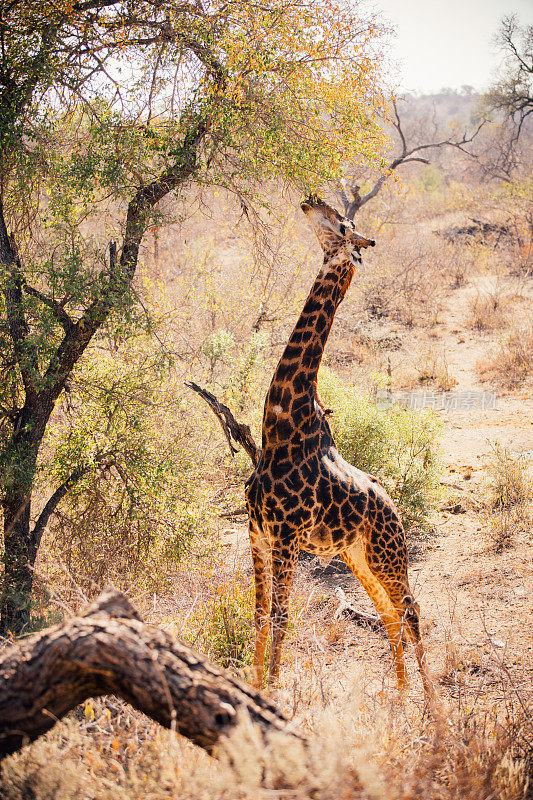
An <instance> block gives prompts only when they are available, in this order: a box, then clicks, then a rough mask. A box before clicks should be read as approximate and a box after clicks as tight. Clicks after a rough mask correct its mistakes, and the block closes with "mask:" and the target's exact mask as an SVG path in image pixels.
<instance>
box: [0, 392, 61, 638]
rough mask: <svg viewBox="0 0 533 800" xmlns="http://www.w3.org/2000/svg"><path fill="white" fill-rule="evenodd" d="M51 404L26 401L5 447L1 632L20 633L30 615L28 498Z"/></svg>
mask: <svg viewBox="0 0 533 800" xmlns="http://www.w3.org/2000/svg"><path fill="white" fill-rule="evenodd" d="M52 409H53V404H51V403H46V405H45V404H41V403H36V402H35V401H34V402H32V403H28V402H27V403H26V405H25V406H24V408H23V409H22V410H21V412H20V414H19V417H18V419H17V421H16V422H15V430H14V434H13V439H12V442H11V443H10V445H9V448H7V454H6V455H7V457H6V459H5V462H4V464H5V466H4V470H3V471H4V474H5V475H6V479H5V493H4V497H3V501H2V511H3V516H4V556H3V560H4V580H3V586H2V594H1V604H0V634H1V635H4V636H5V635H6V634H7V633H8V631H14V632H16V633H18V632H20V631H21V630H22V629H23V628H24V625H25V624H26V623H27V621H28V619H29V616H30V604H31V592H32V588H33V567H34V564H35V559H36V558H37V551H38V542H37V540H36V537H35V535H34V533H35V531H31V530H30V519H31V497H32V488H33V483H34V478H35V471H36V465H37V456H38V453H39V448H40V445H41V441H42V438H43V435H44V431H45V428H46V424H47V422H48V419H49V417H50V414H51V412H52Z"/></svg>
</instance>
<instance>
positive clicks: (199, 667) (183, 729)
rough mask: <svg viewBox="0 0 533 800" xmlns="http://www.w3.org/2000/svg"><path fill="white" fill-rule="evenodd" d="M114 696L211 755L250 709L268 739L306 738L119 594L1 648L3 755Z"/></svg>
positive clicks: (250, 691)
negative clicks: (78, 709)
mask: <svg viewBox="0 0 533 800" xmlns="http://www.w3.org/2000/svg"><path fill="white" fill-rule="evenodd" d="M106 694H112V695H116V696H118V697H121V698H123V699H124V700H126V701H127V702H128V703H130V704H131V705H132V706H133V707H134V708H136V709H138V710H139V711H142V712H144V713H145V714H146V715H147V716H149V717H151V719H153V720H155V721H156V722H159V723H160V724H161V725H163V726H164V727H166V728H171V729H175V730H176V731H177V732H178V733H180V734H182V735H183V736H186V737H187V738H189V739H191V740H192V741H193V742H195V743H196V744H198V745H200V746H201V747H203V748H204V749H205V750H207V751H208V752H213V750H214V748H215V746H216V745H217V743H218V742H219V741H220V740H221V738H222V737H224V736H225V735H227V734H229V733H230V731H231V730H232V729H233V728H234V727H235V726H236V724H237V723H238V721H239V719H240V718H241V713H242V712H244V713H245V714H246V713H247V714H248V715H249V718H250V719H251V721H252V723H254V724H255V725H256V726H257V728H258V730H259V731H260V733H261V735H262V736H263V737H264V738H265V739H266V738H267V737H268V735H269V734H271V733H273V732H278V731H283V732H285V733H286V734H287V736H289V737H291V738H293V739H295V738H297V739H299V740H302V738H303V737H301V736H300V735H299V734H298V733H295V732H291V731H289V729H288V724H289V723H288V721H287V720H286V718H285V717H284V716H283V714H282V713H281V712H280V711H279V710H278V709H277V708H276V706H275V705H274V704H273V703H271V702H270V701H269V700H267V699H266V698H265V697H263V696H262V695H261V694H260V693H259V692H256V691H255V690H253V689H252V688H251V687H249V686H247V685H246V684H245V683H243V682H242V681H239V680H238V679H237V678H234V677H233V676H232V675H231V674H230V673H229V672H227V671H225V670H223V669H221V668H220V667H218V666H216V665H215V664H212V663H211V662H210V661H209V660H208V659H207V658H205V657H204V656H202V655H200V654H199V653H196V652H195V651H194V650H191V648H190V647H187V646H186V645H184V644H182V643H181V642H179V641H177V640H176V639H173V638H172V637H171V636H170V635H169V634H168V633H166V632H165V631H162V630H161V629H160V628H157V627H155V626H153V625H148V624H146V623H144V622H143V621H142V620H141V618H140V616H139V614H138V613H137V611H136V610H135V609H134V608H133V606H132V605H131V604H130V602H129V601H128V600H127V599H126V597H124V595H122V594H121V593H120V592H116V591H107V592H104V594H102V595H101V596H100V597H99V598H98V599H97V600H96V602H95V603H93V604H92V605H91V606H89V608H88V609H87V610H86V611H85V612H84V613H82V614H81V615H80V616H79V617H74V618H72V619H70V620H67V621H66V622H65V623H64V624H62V625H58V626H56V627H53V628H48V629H47V630H45V631H42V632H40V633H37V634H34V635H33V636H29V637H28V638H26V639H22V640H20V641H18V642H16V643H15V644H13V645H11V646H9V647H7V648H6V649H5V650H4V652H3V653H1V654H0V757H3V756H6V755H8V754H10V753H13V752H15V751H16V750H18V749H19V748H20V747H22V746H23V745H24V744H27V743H29V742H31V741H33V740H35V739H37V738H38V737H39V736H40V735H41V734H43V733H45V732H46V731H48V730H49V729H50V728H52V727H53V726H54V725H55V723H56V722H57V721H58V720H59V719H61V718H62V717H64V716H65V714H67V712H68V711H70V710H71V709H73V708H74V707H75V706H76V705H78V704H79V703H81V702H83V701H84V700H85V699H87V698H89V697H97V696H101V695H106Z"/></svg>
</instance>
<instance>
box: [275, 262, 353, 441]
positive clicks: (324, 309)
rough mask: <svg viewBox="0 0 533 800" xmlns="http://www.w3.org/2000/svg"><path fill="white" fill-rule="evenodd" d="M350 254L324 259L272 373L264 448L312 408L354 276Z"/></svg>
mask: <svg viewBox="0 0 533 800" xmlns="http://www.w3.org/2000/svg"><path fill="white" fill-rule="evenodd" d="M354 269H355V265H354V263H353V262H352V261H351V260H350V259H349V258H348V257H344V254H343V256H342V257H339V255H336V256H333V257H331V256H328V255H326V256H325V257H324V265H323V267H322V269H321V270H320V272H319V273H318V275H317V277H316V280H315V282H314V284H313V287H312V289H311V291H310V293H309V296H308V298H307V300H306V302H305V305H304V307H303V310H302V313H301V314H300V317H299V319H298V322H297V323H296V325H295V327H294V330H293V332H292V333H291V335H290V338H289V341H288V342H287V345H286V347H285V349H284V351H283V354H282V356H281V359H280V361H279V363H278V366H277V367H276V371H275V372H274V377H273V378H272V381H271V384H270V388H269V390H268V394H267V397H266V401H265V411H264V415H263V447H266V446H268V444H269V443H271V442H272V443H276V442H279V441H284V440H286V439H287V438H290V436H291V433H295V432H296V431H297V429H298V428H299V426H300V423H301V422H303V421H304V419H306V418H307V417H308V416H309V414H310V413H312V411H313V407H312V406H313V405H314V401H315V400H317V401H318V402H319V403H320V401H319V400H318V397H317V395H316V379H317V374H318V368H319V367H320V362H321V361H322V355H323V353H324V347H325V344H326V341H327V339H328V336H329V332H330V330H331V326H332V324H333V319H334V317H335V312H336V311H337V308H338V307H339V305H340V303H341V301H342V299H343V297H344V295H345V294H346V291H347V289H348V287H349V285H350V282H351V280H352V277H353V274H354Z"/></svg>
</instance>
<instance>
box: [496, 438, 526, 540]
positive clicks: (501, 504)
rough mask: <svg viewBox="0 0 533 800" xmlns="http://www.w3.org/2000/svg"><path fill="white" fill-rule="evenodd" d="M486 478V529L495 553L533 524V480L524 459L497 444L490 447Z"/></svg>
mask: <svg viewBox="0 0 533 800" xmlns="http://www.w3.org/2000/svg"><path fill="white" fill-rule="evenodd" d="M488 476H489V486H488V495H489V496H488V508H487V511H486V514H485V516H486V526H487V530H488V533H489V537H490V540H491V541H492V544H493V546H494V548H495V550H496V552H501V551H502V550H503V549H504V548H506V547H510V546H511V545H512V544H513V543H514V542H515V541H516V537H517V536H518V535H520V534H522V533H529V531H530V529H531V526H532V525H533V515H532V513H531V508H530V506H531V502H532V501H533V481H532V480H531V478H530V477H529V470H528V464H527V461H526V459H525V458H524V457H523V456H513V455H512V454H511V453H510V451H509V450H508V449H507V448H505V447H502V446H501V445H500V444H499V443H498V442H496V443H495V444H494V445H493V448H492V457H491V459H490V461H489V464H488Z"/></svg>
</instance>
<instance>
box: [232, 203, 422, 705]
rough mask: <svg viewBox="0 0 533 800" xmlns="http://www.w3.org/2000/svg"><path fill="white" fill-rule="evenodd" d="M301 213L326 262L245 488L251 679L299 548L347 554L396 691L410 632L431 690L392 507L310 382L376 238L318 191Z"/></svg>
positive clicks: (275, 660)
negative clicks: (344, 448)
mask: <svg viewBox="0 0 533 800" xmlns="http://www.w3.org/2000/svg"><path fill="white" fill-rule="evenodd" d="M302 210H303V211H304V213H306V215H307V216H308V218H309V220H310V222H311V224H312V226H313V228H314V230H315V232H316V234H317V236H318V238H319V241H320V243H321V245H322V248H323V250H324V263H323V266H322V269H321V270H320V272H319V274H318V276H317V278H316V280H315V282H314V284H313V287H312V289H311V292H310V294H309V297H308V298H307V301H306V303H305V306H304V308H303V311H302V313H301V315H300V318H299V319H298V322H297V323H296V326H295V328H294V330H293V332H292V334H291V336H290V338H289V341H288V343H287V346H286V347H285V350H284V352H283V354H282V356H281V359H280V362H279V364H278V366H277V368H276V371H275V373H274V376H273V378H272V382H271V384H270V388H269V390H268V394H267V397H266V401H265V408H264V415H263V434H262V452H261V457H260V459H259V462H258V464H257V467H256V469H255V470H254V472H253V474H252V475H251V477H250V478H249V480H248V481H247V484H246V501H247V508H248V513H249V518H250V543H251V549H252V556H253V563H254V573H255V589H256V608H255V627H256V646H255V655H254V681H255V683H256V685H257V686H260V685H261V682H262V676H263V665H264V656H265V649H266V644H267V639H268V635H269V630H270V629H271V631H272V646H271V658H270V670H269V682H273V681H274V680H275V679H276V678H277V676H278V674H279V668H280V658H281V647H282V642H283V638H284V636H285V632H286V629H287V623H288V601H289V595H290V590H291V583H292V579H293V574H294V568H295V564H296V560H297V557H298V552H299V550H300V549H302V550H305V551H307V552H310V553H314V554H316V555H319V556H333V555H336V554H338V555H340V556H341V558H343V560H344V561H345V562H346V564H347V565H348V566H349V568H350V569H351V570H352V572H353V573H354V574H355V575H356V576H357V578H358V579H359V580H360V581H361V583H362V584H363V586H364V588H365V589H366V591H367V592H368V594H369V596H370V598H371V600H372V602H373V603H374V605H375V607H376V610H377V612H378V614H379V615H380V617H381V620H382V622H383V624H384V625H385V627H386V630H387V633H388V636H389V640H390V645H391V649H392V654H393V660H394V664H395V668H396V675H397V680H398V685H399V687H400V689H401V688H403V687H404V686H405V685H406V683H407V674H406V669H405V662H404V656H403V643H402V639H403V637H404V632H407V634H408V635H409V636H410V638H411V640H412V642H413V644H414V648H415V653H416V656H417V659H418V663H419V667H420V671H421V675H422V680H423V683H424V688H425V689H426V692H430V688H431V685H430V680H429V677H428V674H427V669H426V664H425V655H424V649H423V645H422V641H421V638H420V628H419V617H418V614H419V608H418V605H417V603H415V602H414V600H413V596H412V593H411V590H410V587H409V581H408V577H407V549H406V543H405V534H404V529H403V526H402V524H401V521H400V519H399V516H398V512H397V510H396V507H395V505H394V503H393V501H392V500H391V498H390V497H389V496H388V494H387V492H386V491H385V489H384V487H383V486H382V485H381V483H380V482H379V481H378V480H377V479H376V478H375V477H374V476H372V475H368V474H367V473H365V472H363V471H362V470H360V469H357V468H356V467H354V466H352V465H351V464H349V463H348V462H347V461H345V459H344V458H342V456H341V455H340V453H339V452H338V450H337V448H336V446H335V442H334V440H333V436H332V434H331V429H330V426H329V423H328V419H327V417H328V411H327V410H326V409H325V407H324V405H323V403H322V402H321V400H320V398H319V396H318V393H317V386H316V379H317V373H318V368H319V365H320V361H321V358H322V354H323V351H324V345H325V343H326V340H327V338H328V334H329V331H330V329H331V325H332V322H333V318H334V315H335V312H336V310H337V308H338V306H339V304H340V302H341V301H342V299H343V297H344V295H345V293H346V291H347V289H348V287H349V285H350V282H351V280H352V277H353V274H354V271H355V269H356V267H357V266H359V265H360V263H361V256H360V250H361V248H363V247H368V246H373V245H374V242H373V241H371V240H369V239H365V238H364V237H362V236H360V235H359V234H357V233H356V232H355V230H354V227H353V223H352V222H350V221H349V220H347V219H344V218H343V217H341V216H340V215H339V214H338V213H337V212H336V211H335V210H334V209H332V208H331V207H330V206H327V205H326V204H325V203H323V202H322V201H321V200H319V199H318V198H316V197H315V198H311V199H310V200H308V201H306V202H305V203H302Z"/></svg>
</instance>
